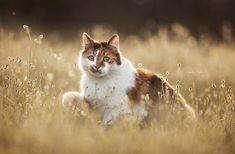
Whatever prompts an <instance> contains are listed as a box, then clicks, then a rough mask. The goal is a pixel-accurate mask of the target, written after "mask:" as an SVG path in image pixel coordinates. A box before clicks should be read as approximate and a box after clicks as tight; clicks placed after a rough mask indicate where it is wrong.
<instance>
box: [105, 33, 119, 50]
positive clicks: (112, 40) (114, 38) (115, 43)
mask: <svg viewBox="0 0 235 154" xmlns="http://www.w3.org/2000/svg"><path fill="white" fill-rule="evenodd" d="M108 44H109V45H111V46H114V47H116V48H117V49H118V48H119V36H118V35H117V34H114V35H113V36H112V37H111V38H110V39H109V41H108Z"/></svg>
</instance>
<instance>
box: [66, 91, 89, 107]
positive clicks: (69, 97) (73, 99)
mask: <svg viewBox="0 0 235 154" xmlns="http://www.w3.org/2000/svg"><path fill="white" fill-rule="evenodd" d="M83 101H84V96H83V94H81V93H79V92H76V91H68V92H66V93H64V95H63V98H62V105H63V106H65V107H70V106H73V105H80V104H81V103H82V102H83Z"/></svg>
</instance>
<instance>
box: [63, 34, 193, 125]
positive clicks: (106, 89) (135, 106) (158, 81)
mask: <svg viewBox="0 0 235 154" xmlns="http://www.w3.org/2000/svg"><path fill="white" fill-rule="evenodd" d="M82 40H83V50H82V52H81V53H80V55H79V59H78V62H79V68H80V70H81V71H82V77H81V81H80V86H81V92H77V91H69V92H66V93H64V95H63V98H62V104H63V105H64V106H71V105H73V104H81V103H83V102H86V103H88V104H89V106H91V107H94V106H96V107H98V108H99V112H100V114H101V116H102V123H103V124H104V125H111V124H113V122H115V121H116V120H117V119H119V117H122V116H124V115H134V116H136V117H137V119H140V121H142V120H144V119H146V117H148V115H149V112H150V109H149V106H151V107H154V104H157V103H159V102H161V101H168V100H169V99H170V100H173V101H174V102H176V103H178V104H180V105H181V106H182V107H183V108H184V109H185V110H186V111H187V114H188V115H189V117H192V118H195V113H194V110H193V108H192V107H191V106H189V105H188V104H187V103H186V101H185V99H184V98H183V97H182V95H181V94H180V93H179V92H177V91H176V90H175V89H174V88H173V87H172V86H171V85H170V84H169V83H168V82H167V81H166V80H165V79H164V78H162V77H161V76H159V75H158V74H155V73H153V72H151V71H149V70H146V69H143V68H134V67H133V65H132V63H131V62H130V60H128V59H127V58H125V57H123V56H122V55H121V51H120V48H119V36H118V35H117V34H115V35H113V36H112V37H111V38H110V39H109V41H108V42H98V41H96V40H94V39H93V38H92V37H91V36H89V35H88V34H87V33H85V32H84V33H83V35H82ZM143 97H147V99H148V100H149V102H151V104H153V105H149V104H147V103H145V101H143ZM166 98H168V99H166Z"/></svg>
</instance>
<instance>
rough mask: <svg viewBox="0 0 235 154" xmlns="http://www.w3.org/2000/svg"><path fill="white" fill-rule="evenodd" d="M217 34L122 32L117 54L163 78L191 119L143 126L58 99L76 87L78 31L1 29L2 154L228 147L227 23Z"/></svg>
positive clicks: (234, 46)
mask: <svg viewBox="0 0 235 154" xmlns="http://www.w3.org/2000/svg"><path fill="white" fill-rule="evenodd" d="M113 32H115V30H112V29H109V28H105V27H103V26H96V27H94V28H93V29H92V30H91V32H90V33H91V34H93V36H94V37H95V38H96V39H97V40H108V39H109V37H110V36H111V35H112V33H113ZM221 33H222V40H220V41H218V40H216V39H213V37H210V36H208V35H206V34H205V35H202V36H201V37H199V38H197V39H196V38H195V37H193V36H192V35H191V34H190V33H189V32H188V30H187V28H185V27H182V26H181V25H179V24H174V25H172V27H171V28H170V29H166V28H164V27H162V28H160V29H159V31H158V32H157V33H154V34H152V33H151V32H148V31H146V32H145V36H144V38H140V37H138V36H135V35H131V36H125V35H122V34H120V48H121V51H122V54H123V55H124V56H126V57H127V58H129V59H130V60H131V61H133V63H134V65H135V66H136V67H143V68H147V69H150V70H152V71H154V72H157V73H159V74H161V75H162V76H164V77H165V78H167V80H168V81H169V82H170V83H171V84H172V85H173V86H174V87H176V88H177V89H178V90H179V91H180V92H181V93H182V95H183V96H184V97H185V99H186V100H187V102H188V103H189V104H190V105H191V106H192V107H193V108H194V109H195V112H196V115H197V120H196V121H195V122H194V123H192V124H188V125H187V126H185V125H183V124H182V122H181V121H179V120H174V118H173V119H171V120H168V121H165V120H161V121H156V120H155V121H152V122H151V124H150V125H149V126H148V127H146V128H144V129H141V128H140V127H139V126H138V124H137V123H136V122H135V120H133V119H131V118H129V119H124V120H123V121H120V122H118V123H117V124H116V125H114V126H112V127H110V128H108V129H107V128H105V127H103V126H101V125H100V123H99V120H98V117H97V115H96V114H95V113H93V112H92V111H88V110H87V108H86V106H84V111H81V110H79V109H78V108H76V107H72V108H69V109H65V108H63V107H62V105H61V96H62V94H63V93H64V92H66V91H69V90H79V80H80V76H81V73H80V71H79V69H78V65H77V57H78V54H79V52H80V50H81V49H82V46H81V34H82V33H80V35H78V37H77V39H72V40H71V41H63V40H61V39H60V38H57V37H53V36H46V35H43V34H37V33H34V31H33V27H28V26H26V25H24V26H23V27H22V28H21V29H20V30H19V31H18V32H11V31H8V30H5V29H2V28H0V153H1V154H20V153H22V154H50V153H57V154H73V153H74V154H75V153H76V154H78V153H87V154H93V153H97V154H99V153H100V154H111V153H119V154H123V153H128V154H142V153H146V154H156V153H161V154H164V153H166V154H178V153H179V154H183V153H190V154H212V153H213V154H234V153H235V96H234V90H235V78H234V77H235V69H234V65H235V38H233V36H232V34H231V29H229V28H228V27H226V26H224V27H223V28H222V30H221ZM166 112H167V110H166ZM173 116H174V115H173Z"/></svg>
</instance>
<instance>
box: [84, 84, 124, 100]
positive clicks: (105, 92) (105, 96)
mask: <svg viewBox="0 0 235 154" xmlns="http://www.w3.org/2000/svg"><path fill="white" fill-rule="evenodd" d="M82 87H83V92H84V97H85V99H86V100H88V101H89V102H92V103H100V102H102V103H105V102H110V101H114V99H116V98H115V96H116V95H117V93H119V91H120V86H119V85H118V84H117V82H116V81H115V80H112V81H102V82H101V81H91V80H85V81H83V86H82Z"/></svg>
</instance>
